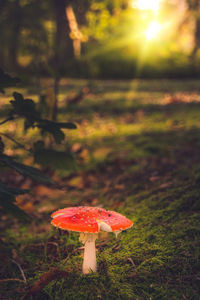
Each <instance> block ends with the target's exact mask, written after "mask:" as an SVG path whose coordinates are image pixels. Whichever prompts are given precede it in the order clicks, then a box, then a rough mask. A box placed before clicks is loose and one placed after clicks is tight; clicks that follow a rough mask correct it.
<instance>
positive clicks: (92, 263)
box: [80, 233, 97, 274]
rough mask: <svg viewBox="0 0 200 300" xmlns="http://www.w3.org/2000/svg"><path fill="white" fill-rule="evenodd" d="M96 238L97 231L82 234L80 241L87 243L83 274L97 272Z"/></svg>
mask: <svg viewBox="0 0 200 300" xmlns="http://www.w3.org/2000/svg"><path fill="white" fill-rule="evenodd" d="M96 239H97V234H96V233H83V234H81V235H80V241H81V242H82V243H83V244H84V245H85V246H84V258H83V267H82V270H83V274H89V273H91V271H92V272H96V248H95V240H96Z"/></svg>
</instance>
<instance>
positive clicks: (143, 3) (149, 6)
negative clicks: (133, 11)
mask: <svg viewBox="0 0 200 300" xmlns="http://www.w3.org/2000/svg"><path fill="white" fill-rule="evenodd" d="M160 2H161V0H137V1H135V0H133V2H132V7H133V8H138V9H140V10H151V11H158V10H159V6H160Z"/></svg>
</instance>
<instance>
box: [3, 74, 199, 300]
mask: <svg viewBox="0 0 200 300" xmlns="http://www.w3.org/2000/svg"><path fill="white" fill-rule="evenodd" d="M86 85H87V86H89V88H88V90H87V91H86V93H85V92H84V91H83V88H84V87H85V86H86ZM81 90H82V91H83V94H84V93H85V94H84V96H79V95H81V94H79V92H80V91H81ZM26 93H27V94H30V95H31V96H33V97H35V98H36V96H35V95H34V93H35V91H34V90H30V89H29V90H27V91H26ZM8 94H9V93H8ZM76 96H77V97H79V98H80V99H78V100H77V101H76V100H74V99H76V98H77V97H76ZM8 98H9V95H8ZM4 100H5V99H4ZM76 102H77V103H76ZM58 117H59V120H62V121H63V120H64V121H74V122H76V124H77V125H78V129H77V130H76V131H73V132H72V131H70V132H69V133H68V132H66V134H67V141H66V143H64V144H62V145H61V146H59V147H60V148H59V147H58V149H60V150H62V151H64V150H65V149H69V147H70V149H71V150H72V151H73V153H74V156H75V157H76V160H75V162H74V161H71V160H68V161H67V160H66V161H64V160H62V161H61V162H60V161H57V162H55V163H54V164H55V165H56V167H57V169H59V170H57V171H56V172H54V171H52V170H50V169H49V167H47V166H48V165H49V162H48V160H47V161H46V162H45V158H44V171H45V172H49V173H50V174H51V175H52V178H53V180H54V181H55V182H56V184H57V187H56V185H53V186H50V185H49V186H43V185H40V184H36V183H33V182H31V181H30V180H29V179H26V180H22V178H20V179H18V180H17V179H16V174H13V173H8V174H7V175H4V176H5V178H4V181H7V183H8V184H10V185H15V186H17V184H18V185H20V187H22V188H27V187H28V188H31V189H32V193H31V194H30V195H27V196H23V197H22V196H20V197H19V198H18V200H17V202H18V205H19V206H20V207H21V208H23V209H24V210H25V211H27V213H28V214H29V215H30V216H31V221H30V222H29V223H28V224H23V223H20V222H19V221H18V220H15V219H14V218H13V217H11V216H9V215H1V219H2V221H1V224H0V241H1V245H2V247H1V250H0V259H1V264H0V265H1V266H0V274H1V279H0V299H4V300H5V299H6V300H8V299H42V300H45V299H52V300H54V299H56V300H61V299H62V300H64V299H70V300H71V299H76V300H82V299H83V300H85V299H88V300H97V299H98V300H100V299H102V300H107V299H108V300H110V299H113V300H117V299H124V300H129V299H130V300H134V299H135V300H147V299H148V300H150V299H152V300H162V299H166V300H169V299H170V300H171V299H172V300H179V299H183V300H189V299H191V300H198V299H199V297H200V290H199V286H200V268H199V250H200V248H199V237H200V216H199V209H200V81H197V80H196V81H192V80H191V81H176V80H173V81H169V80H160V81H156V80H152V81H142V80H141V81H138V80H135V81H107V82H103V81H95V82H89V83H88V82H86V81H81V80H80V81H73V80H69V81H67V83H66V82H63V83H62V82H61V88H60V94H59V114H58ZM13 126H14V125H13ZM6 130H7V131H8V132H9V130H10V132H11V133H12V132H13V130H14V131H15V132H16V137H17V135H18V134H19V135H20V133H18V131H19V130H18V127H17V128H16V127H14V128H13V127H12V126H11V127H9V128H6ZM26 138H27V139H34V138H36V139H37V137H35V136H34V133H33V132H30V133H28V136H27V137H24V142H26ZM20 151H22V150H18V149H17V148H14V149H9V153H8V154H13V153H16V154H19V155H20V154H21V152H20ZM24 161H26V162H27V163H30V164H31V163H32V161H31V159H30V158H29V157H28V156H27V157H25V158H24ZM19 182H20V183H19ZM77 205H89V206H99V207H102V208H106V209H110V210H115V211H118V212H120V213H122V214H124V215H125V216H126V217H128V218H130V219H131V220H132V221H133V222H134V225H133V227H132V228H131V229H129V230H127V231H124V232H122V233H120V234H119V235H118V237H117V238H115V236H114V235H113V234H112V233H105V234H100V236H99V239H98V240H97V243H96V246H97V263H98V272H97V273H92V274H90V275H83V274H82V273H81V264H82V257H83V248H82V244H81V243H80V242H79V237H78V234H77V233H74V232H66V231H65V232H64V231H63V232H61V231H59V230H57V229H56V228H53V227H52V226H51V225H50V219H51V218H50V215H51V212H53V211H55V210H57V209H59V208H63V207H69V206H77Z"/></svg>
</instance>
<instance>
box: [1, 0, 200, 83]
mask: <svg viewBox="0 0 200 300" xmlns="http://www.w3.org/2000/svg"><path fill="white" fill-rule="evenodd" d="M132 2H133V3H132ZM134 3H137V1H136V0H135V1H129V0H123V1H119V0H115V1H111V0H104V1H98V0H93V1H89V0H84V1H80V0H76V1H66V0H60V1H59V2H58V1H55V0H48V1H44V2H41V1H36V0H26V1H22V0H16V1H12V0H8V1H1V4H0V8H1V10H0V43H1V45H2V47H1V49H0V65H1V66H2V67H4V68H5V67H6V68H7V70H9V71H16V70H17V71H18V72H20V71H21V73H22V75H23V74H25V73H24V71H26V72H27V74H28V75H29V76H30V75H31V74H32V75H33V74H37V76H38V75H39V74H40V75H41V76H43V75H45V76H46V75H48V76H53V77H54V78H57V79H58V78H60V77H62V76H65V77H66V76H73V77H85V76H87V77H91V78H95V77H101V78H102V77H104V78H133V77H152V76H153V77H158V76H159V77H160V76H163V77H178V76H185V77H186V76H187V77H188V76H195V75H199V64H200V52H199V51H200V50H199V49H200V29H199V28H200V25H199V24H200V18H199V10H200V8H199V1H198V0H194V1H190V0H175V1H168V0H164V1H162V3H161V5H160V10H159V11H157V12H153V11H151V10H139V9H137V7H136V4H134ZM133 4H134V5H133ZM69 5H70V6H71V7H72V8H73V12H74V15H75V17H76V21H77V27H78V30H79V31H80V32H81V38H80V40H79V38H76V34H75V32H72V31H71V29H70V26H69V20H68V19H67V17H66V15H65V9H66V7H68V6H69ZM35 16H37V17H35ZM152 21H156V22H159V23H160V24H161V26H162V30H161V33H160V34H159V35H158V37H156V38H155V39H152V40H147V39H146V37H145V32H146V30H147V29H148V26H149V25H150V24H151V22H152ZM76 42H79V43H80V45H81V46H80V47H81V57H80V58H77V57H75V56H74V51H73V47H75V44H76Z"/></svg>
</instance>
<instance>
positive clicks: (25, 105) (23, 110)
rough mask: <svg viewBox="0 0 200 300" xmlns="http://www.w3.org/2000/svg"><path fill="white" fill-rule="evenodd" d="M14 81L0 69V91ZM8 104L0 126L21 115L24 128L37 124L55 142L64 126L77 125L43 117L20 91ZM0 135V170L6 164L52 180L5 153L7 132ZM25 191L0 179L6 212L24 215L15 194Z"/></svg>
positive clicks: (35, 177) (1, 202)
mask: <svg viewBox="0 0 200 300" xmlns="http://www.w3.org/2000/svg"><path fill="white" fill-rule="evenodd" d="M17 82H19V79H17V78H13V77H11V76H10V75H8V74H6V73H5V72H4V71H3V70H1V69H0V92H1V93H4V92H5V91H4V89H5V88H7V87H11V86H13V85H15V84H16V83H17ZM10 104H11V106H10V110H9V112H8V114H7V116H6V117H5V119H4V120H3V121H1V122H0V125H1V126H2V125H4V124H5V123H7V122H11V121H15V120H17V119H23V121H24V131H25V132H26V131H27V130H28V129H29V128H39V129H40V133H41V136H43V135H44V134H46V133H48V134H50V135H51V136H53V139H54V141H55V143H57V144H59V143H61V142H62V141H63V140H64V138H65V134H64V132H63V131H62V129H63V128H65V129H76V125H75V124H74V123H69V122H54V121H51V120H47V119H43V118H42V116H41V113H40V112H39V111H38V110H37V107H36V104H35V102H34V101H33V100H32V99H25V98H24V97H23V95H22V94H20V93H17V92H14V93H13V99H12V100H10ZM0 136H1V137H0V168H1V169H2V172H3V169H4V168H5V167H9V168H12V169H15V170H16V171H17V172H18V173H20V174H21V175H23V176H28V177H30V178H32V179H33V180H36V181H38V182H40V183H43V184H51V183H52V180H51V179H50V178H49V177H47V176H46V175H44V174H42V173H41V171H40V170H39V169H37V168H34V167H31V166H27V165H25V164H23V163H20V162H17V161H16V159H15V157H14V156H8V155H7V154H5V153H4V150H5V147H6V145H5V142H4V140H3V138H4V137H7V136H6V135H5V134H4V133H0ZM2 137H3V138H2ZM18 144H19V143H18ZM37 144H38V142H37V143H35V145H34V146H35V149H37V155H38V147H36V145H37ZM42 145H43V147H42V150H43V152H44V151H45V149H44V143H43V144H42ZM33 149H34V147H33ZM46 153H47V152H46ZM55 153H56V152H55ZM55 153H54V154H55ZM32 154H34V151H33V152H32ZM69 155H70V153H69ZM27 192H29V191H28V190H24V189H16V188H12V187H8V186H7V185H6V184H4V183H3V182H1V181H0V206H1V207H2V208H3V210H4V211H5V212H7V213H12V214H14V215H15V216H16V217H20V219H22V218H23V219H24V218H25V217H26V214H25V213H24V212H23V211H22V210H21V209H19V208H18V207H17V206H16V205H15V200H16V196H17V195H20V194H24V193H27Z"/></svg>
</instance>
